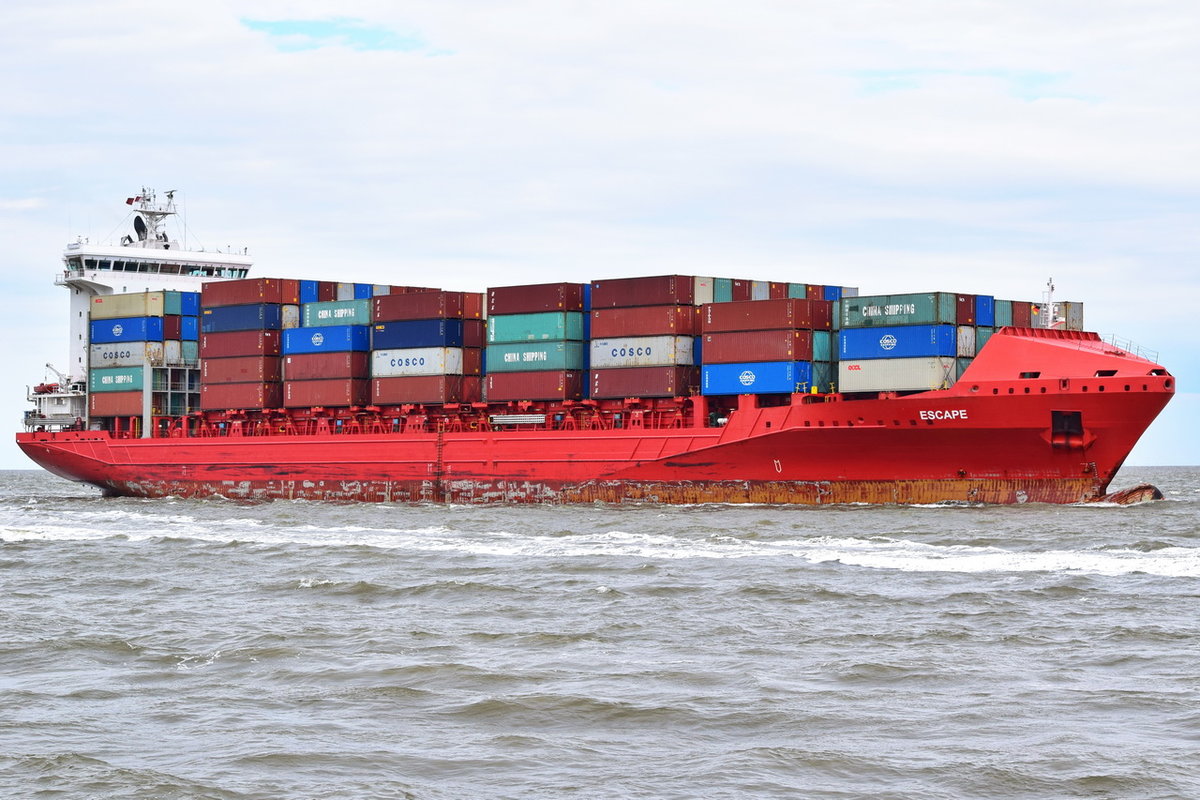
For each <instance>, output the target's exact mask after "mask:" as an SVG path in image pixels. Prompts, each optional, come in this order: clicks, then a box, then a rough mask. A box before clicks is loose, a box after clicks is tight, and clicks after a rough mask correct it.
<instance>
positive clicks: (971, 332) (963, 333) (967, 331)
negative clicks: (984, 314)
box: [958, 325, 975, 358]
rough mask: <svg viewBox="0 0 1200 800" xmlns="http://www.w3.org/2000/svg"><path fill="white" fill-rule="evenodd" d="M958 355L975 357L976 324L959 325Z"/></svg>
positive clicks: (960, 356)
mask: <svg viewBox="0 0 1200 800" xmlns="http://www.w3.org/2000/svg"><path fill="white" fill-rule="evenodd" d="M958 357H959V358H974V357H975V326H974V325H959V326H958Z"/></svg>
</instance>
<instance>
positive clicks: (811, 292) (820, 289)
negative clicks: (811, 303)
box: [804, 283, 825, 300]
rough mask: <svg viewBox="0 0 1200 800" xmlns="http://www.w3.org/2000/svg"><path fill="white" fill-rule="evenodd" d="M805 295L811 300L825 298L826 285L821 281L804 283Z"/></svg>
mask: <svg viewBox="0 0 1200 800" xmlns="http://www.w3.org/2000/svg"><path fill="white" fill-rule="evenodd" d="M804 296H805V297H807V298H808V299H809V300H817V299H822V300H823V299H824V298H825V285H824V284H821V283H806V284H804Z"/></svg>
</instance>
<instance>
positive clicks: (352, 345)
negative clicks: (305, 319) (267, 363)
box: [283, 325, 371, 355]
mask: <svg viewBox="0 0 1200 800" xmlns="http://www.w3.org/2000/svg"><path fill="white" fill-rule="evenodd" d="M370 349H371V332H370V328H369V326H367V325H326V326H325V327H322V328H288V329H287V330H285V331H284V332H283V352H284V354H285V355H298V354H300V353H345V352H348V351H351V350H370Z"/></svg>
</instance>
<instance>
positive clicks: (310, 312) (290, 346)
mask: <svg viewBox="0 0 1200 800" xmlns="http://www.w3.org/2000/svg"><path fill="white" fill-rule="evenodd" d="M370 326H371V300H370V299H369V298H359V299H353V298H351V299H347V300H322V301H317V302H313V303H304V304H303V305H301V306H300V327H298V328H291V329H288V330H285V331H284V332H283V345H282V350H283V365H282V366H283V370H282V371H283V405H284V406H285V407H287V408H303V407H307V406H328V407H345V406H360V405H366V403H367V399H368V394H369V387H368V380H369V378H370V373H369V370H368V366H367V364H368V361H367V351H368V350H369V349H370V337H371V334H370Z"/></svg>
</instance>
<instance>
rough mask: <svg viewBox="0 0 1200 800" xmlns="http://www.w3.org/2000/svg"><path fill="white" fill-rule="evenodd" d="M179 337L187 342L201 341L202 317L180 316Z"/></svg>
mask: <svg viewBox="0 0 1200 800" xmlns="http://www.w3.org/2000/svg"><path fill="white" fill-rule="evenodd" d="M179 338H180V339H183V340H184V341H187V342H195V341H199V339H200V319H199V318H198V317H180V318H179Z"/></svg>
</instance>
